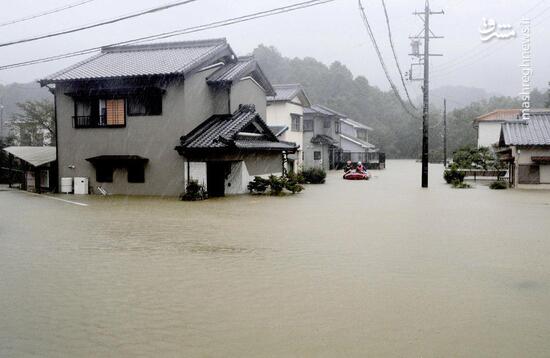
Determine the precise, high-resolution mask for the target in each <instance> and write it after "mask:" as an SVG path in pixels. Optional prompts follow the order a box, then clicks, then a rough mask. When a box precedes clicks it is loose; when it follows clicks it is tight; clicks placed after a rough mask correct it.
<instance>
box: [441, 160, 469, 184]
mask: <svg viewBox="0 0 550 358" xmlns="http://www.w3.org/2000/svg"><path fill="white" fill-rule="evenodd" d="M465 176H466V174H465V173H463V172H460V171H458V165H457V164H456V163H453V164H451V166H450V167H449V169H446V170H445V171H444V172H443V179H445V181H446V182H447V184H453V182H455V181H458V182H459V183H462V182H463V181H464V177H465Z"/></svg>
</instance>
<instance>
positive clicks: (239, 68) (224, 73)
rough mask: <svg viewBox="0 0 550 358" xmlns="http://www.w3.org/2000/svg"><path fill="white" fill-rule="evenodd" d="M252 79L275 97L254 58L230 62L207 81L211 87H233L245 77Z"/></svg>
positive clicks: (249, 57)
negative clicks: (233, 84)
mask: <svg viewBox="0 0 550 358" xmlns="http://www.w3.org/2000/svg"><path fill="white" fill-rule="evenodd" d="M248 76H250V77H252V78H253V79H254V80H255V81H256V82H257V83H258V84H259V85H260V86H261V87H262V88H263V89H264V90H265V92H266V94H267V95H274V94H275V90H274V89H273V86H272V85H271V83H270V82H269V80H268V79H267V77H266V76H265V74H264V73H263V72H262V70H261V69H260V66H258V62H257V61H256V59H255V58H254V57H253V56H247V57H239V58H238V59H237V61H233V62H229V63H227V64H225V65H223V66H222V67H221V68H220V69H218V70H217V71H216V72H214V73H213V74H212V75H210V76H209V77H208V78H207V79H206V81H207V82H208V84H210V85H222V86H223V85H231V84H232V83H234V82H236V81H239V80H241V79H243V78H245V77H248Z"/></svg>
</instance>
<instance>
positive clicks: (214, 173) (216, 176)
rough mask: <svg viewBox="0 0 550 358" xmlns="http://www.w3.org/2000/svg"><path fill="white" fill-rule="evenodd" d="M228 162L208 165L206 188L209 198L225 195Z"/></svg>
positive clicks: (209, 163) (208, 163)
mask: <svg viewBox="0 0 550 358" xmlns="http://www.w3.org/2000/svg"><path fill="white" fill-rule="evenodd" d="M226 167H227V164H226V162H207V163H206V188H207V191H208V196H209V197H220V196H224V195H225V175H226Z"/></svg>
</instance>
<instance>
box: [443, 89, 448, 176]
mask: <svg viewBox="0 0 550 358" xmlns="http://www.w3.org/2000/svg"><path fill="white" fill-rule="evenodd" d="M446 167H447V99H446V98H444V99H443V168H446Z"/></svg>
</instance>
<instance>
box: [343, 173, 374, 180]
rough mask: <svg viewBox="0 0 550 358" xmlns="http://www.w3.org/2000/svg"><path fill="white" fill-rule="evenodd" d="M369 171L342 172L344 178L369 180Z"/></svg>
mask: <svg viewBox="0 0 550 358" xmlns="http://www.w3.org/2000/svg"><path fill="white" fill-rule="evenodd" d="M369 178H370V175H369V173H359V172H356V171H349V172H347V173H345V174H344V179H346V180H369Z"/></svg>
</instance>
